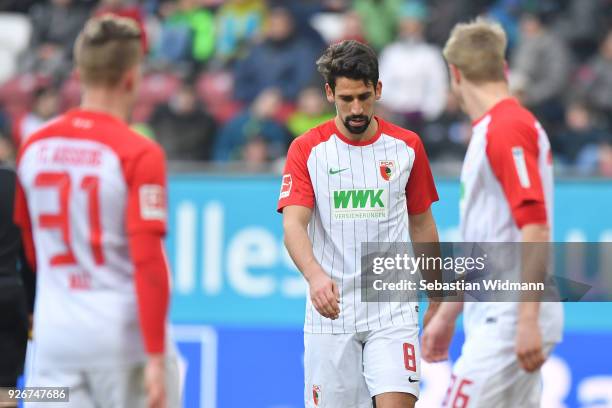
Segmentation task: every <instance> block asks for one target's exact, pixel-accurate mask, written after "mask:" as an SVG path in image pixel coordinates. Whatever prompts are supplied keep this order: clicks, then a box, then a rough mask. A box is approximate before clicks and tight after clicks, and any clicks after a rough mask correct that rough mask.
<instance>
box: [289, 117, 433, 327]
mask: <svg viewBox="0 0 612 408" xmlns="http://www.w3.org/2000/svg"><path fill="white" fill-rule="evenodd" d="M374 120H377V121H378V131H377V133H376V135H375V136H374V137H373V138H372V139H370V140H368V141H366V142H362V143H356V142H353V141H351V140H349V139H347V138H346V137H345V136H344V135H342V133H341V132H340V131H339V130H338V128H337V126H336V124H335V122H334V120H331V121H328V122H326V123H324V124H322V125H321V126H318V127H316V128H314V129H312V130H310V131H309V132H307V133H306V134H304V135H302V136H300V137H298V138H297V139H296V140H295V141H294V142H293V143H292V144H291V147H290V148H289V152H288V154H287V162H286V165H285V171H284V175H283V182H282V183H283V184H282V188H281V193H280V198H279V202H278V209H279V211H282V209H283V208H284V207H286V206H289V205H300V206H304V207H308V208H311V209H313V212H312V218H311V220H310V223H309V226H308V233H309V237H310V240H311V242H312V247H313V251H314V255H315V257H316V259H317V261H318V262H319V263H320V264H321V266H322V268H323V270H325V271H326V272H327V273H328V274H329V276H330V277H331V278H332V279H333V280H334V281H335V282H336V284H337V286H338V290H339V292H340V297H341V303H340V309H341V311H340V316H339V318H338V319H337V320H331V319H328V318H325V317H323V316H321V315H320V314H319V313H318V312H317V310H316V309H315V308H314V307H313V305H312V303H311V300H310V298H308V300H307V306H306V319H305V324H304V331H305V332H308V333H355V332H365V331H370V330H374V329H378V328H384V327H389V326H399V325H414V324H418V312H417V307H416V306H417V302H416V300H415V299H412V300H410V301H406V302H389V301H384V300H381V301H379V302H362V301H361V293H360V287H361V244H362V243H364V242H370V243H382V242H385V243H396V242H409V241H410V236H409V233H408V214H419V213H422V212H424V211H426V210H428V209H429V207H430V206H431V203H432V202H434V201H437V199H438V196H437V192H436V188H435V185H434V181H433V177H432V174H431V170H430V168H429V162H428V160H427V156H426V154H425V150H424V148H423V145H422V143H421V140H420V139H419V137H418V136H417V135H416V134H415V133H413V132H410V131H407V130H404V129H402V128H400V127H398V126H395V125H393V124H391V123H388V122H385V121H383V120H382V119H380V118H375V119H374Z"/></svg>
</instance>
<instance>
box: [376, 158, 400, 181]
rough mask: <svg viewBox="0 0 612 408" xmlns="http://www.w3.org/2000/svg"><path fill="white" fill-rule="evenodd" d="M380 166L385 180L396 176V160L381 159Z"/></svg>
mask: <svg viewBox="0 0 612 408" xmlns="http://www.w3.org/2000/svg"><path fill="white" fill-rule="evenodd" d="M378 168H379V169H380V175H381V176H382V178H383V180H385V181H391V180H392V179H393V178H395V174H396V173H397V171H396V166H395V162H394V161H393V160H380V161H379V162H378Z"/></svg>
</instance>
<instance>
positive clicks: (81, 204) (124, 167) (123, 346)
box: [15, 16, 180, 408]
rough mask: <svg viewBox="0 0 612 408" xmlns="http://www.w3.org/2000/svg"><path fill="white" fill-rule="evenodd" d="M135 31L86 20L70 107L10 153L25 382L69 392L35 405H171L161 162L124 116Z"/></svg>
mask: <svg viewBox="0 0 612 408" xmlns="http://www.w3.org/2000/svg"><path fill="white" fill-rule="evenodd" d="M141 36H142V33H141V32H140V29H139V28H138V27H137V26H136V25H135V24H134V23H133V22H132V21H130V20H128V19H124V18H120V17H112V16H103V17H99V18H95V19H92V20H90V21H89V22H88V23H87V24H86V26H85V28H84V29H83V31H82V32H81V34H80V35H79V37H78V39H77V42H76V45H75V58H76V66H77V69H78V72H79V75H80V79H81V83H82V85H83V98H82V103H81V106H80V108H77V109H74V110H71V111H69V112H67V113H66V114H64V115H62V116H60V117H59V118H57V119H55V120H53V121H52V122H50V123H49V124H47V125H46V126H44V127H43V128H42V129H40V130H39V131H37V132H36V133H34V134H33V135H32V136H31V137H30V138H29V139H28V141H27V142H26V143H25V144H24V145H23V146H22V148H21V150H20V152H19V155H18V159H17V171H18V178H19V180H18V187H17V193H16V205H15V219H16V223H17V224H18V225H19V226H20V227H21V229H22V230H23V234H24V235H25V236H26V237H28V238H26V239H24V240H25V242H26V244H27V246H28V247H29V248H28V251H27V253H29V254H31V256H30V259H29V261H30V263H31V264H32V265H34V266H35V267H36V271H37V276H38V277H37V298H36V305H35V310H34V342H35V352H34V357H33V371H34V372H33V373H30V379H29V381H28V385H29V386H45V387H48V386H55V387H70V401H69V403H67V404H66V403H61V404H58V405H55V404H54V403H41V406H44V407H53V406H62V407H66V406H68V407H78V408H89V407H92V408H93V407H117V408H121V407H125V408H133V407H149V408H163V407H177V406H179V405H180V403H179V392H178V374H177V371H178V370H177V364H176V358H175V352H174V349H173V347H172V345H171V343H170V342H169V341H167V338H168V336H167V332H166V325H167V313H168V304H169V270H168V266H167V263H166V259H165V255H164V249H163V237H164V235H165V233H166V169H165V157H164V154H163V151H162V150H161V148H160V147H159V146H158V145H157V144H155V143H153V142H151V141H149V140H147V139H145V138H143V137H141V136H139V135H138V134H136V133H134V132H133V131H131V130H130V129H129V127H128V126H127V124H126V123H125V121H126V120H127V116H128V114H129V111H130V109H131V106H132V104H133V102H134V99H135V96H136V92H137V89H138V85H139V83H140V79H141V67H140V63H141V61H142V59H143V52H142V47H141ZM37 405H38V404H37V403H32V404H31V405H30V406H37Z"/></svg>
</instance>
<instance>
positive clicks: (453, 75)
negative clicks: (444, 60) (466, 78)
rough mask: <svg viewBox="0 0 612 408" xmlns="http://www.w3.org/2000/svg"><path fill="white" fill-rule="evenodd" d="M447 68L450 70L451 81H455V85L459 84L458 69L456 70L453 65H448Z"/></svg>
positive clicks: (459, 74)
mask: <svg viewBox="0 0 612 408" xmlns="http://www.w3.org/2000/svg"><path fill="white" fill-rule="evenodd" d="M448 68H449V70H450V74H451V78H452V80H453V81H455V82H456V83H457V84H458V83H460V82H461V71H459V68H457V66H455V65H453V64H449V65H448Z"/></svg>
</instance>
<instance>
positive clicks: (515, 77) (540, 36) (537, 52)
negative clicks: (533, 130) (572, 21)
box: [510, 12, 571, 133]
mask: <svg viewBox="0 0 612 408" xmlns="http://www.w3.org/2000/svg"><path fill="white" fill-rule="evenodd" d="M547 18H548V15H547V14H546V13H531V12H530V13H524V14H523V16H522V17H521V20H520V37H519V42H518V44H517V46H516V48H515V50H514V53H513V55H512V59H511V62H512V63H511V68H512V76H511V81H510V82H511V85H512V84H517V83H518V84H520V86H519V88H520V95H521V102H522V103H523V104H524V105H525V106H527V107H528V108H530V109H532V110H533V112H534V114H535V115H536V116H537V117H538V118H539V119H540V120H541V121H542V123H543V125H544V126H545V127H546V124H547V123H551V122H560V121H562V120H563V106H562V104H561V101H560V98H561V97H562V96H563V93H564V91H565V90H566V87H567V81H568V76H569V72H570V69H571V67H570V63H571V60H570V54H569V50H568V48H567V45H566V44H565V43H564V42H563V40H562V39H560V38H559V37H558V36H556V35H555V34H553V33H552V32H551V31H550V30H549V29H548V27H547V26H546V25H545V23H546V21H547ZM513 87H514V86H513ZM551 133H552V132H551Z"/></svg>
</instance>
